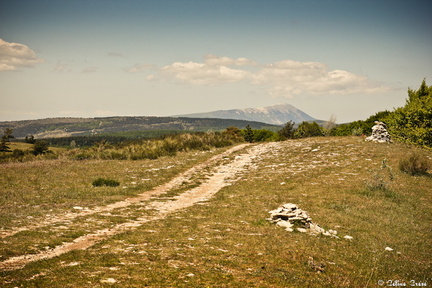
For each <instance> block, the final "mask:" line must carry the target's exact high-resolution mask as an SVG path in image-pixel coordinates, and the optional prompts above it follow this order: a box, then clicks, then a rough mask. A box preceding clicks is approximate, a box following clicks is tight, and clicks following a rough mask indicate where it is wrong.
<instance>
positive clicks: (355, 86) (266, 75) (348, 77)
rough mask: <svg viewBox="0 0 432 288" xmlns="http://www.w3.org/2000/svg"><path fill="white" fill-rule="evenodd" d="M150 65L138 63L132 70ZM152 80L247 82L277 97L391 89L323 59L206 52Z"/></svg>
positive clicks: (161, 71) (203, 83)
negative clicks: (266, 59) (259, 58)
mask: <svg viewBox="0 0 432 288" xmlns="http://www.w3.org/2000/svg"><path fill="white" fill-rule="evenodd" d="M144 68H147V67H143V68H142V67H141V66H137V65H136V66H134V67H132V68H131V69H130V70H131V71H130V72H139V71H141V70H143V69H144ZM148 79H149V80H155V79H165V80H167V81H175V82H180V83H185V84H190V85H210V86H212V85H223V84H226V83H238V82H241V81H243V82H245V83H249V84H251V85H256V86H261V87H264V88H267V89H268V93H269V94H270V95H271V96H274V97H286V98H291V97H294V96H297V95H337V94H339V95H340V94H342V95H343V94H354V93H365V94H370V93H377V92H385V91H388V90H389V88H388V87H385V86H383V85H381V84H379V83H374V82H373V81H371V80H370V79H368V78H367V77H365V76H361V75H356V74H354V73H351V72H348V71H344V70H330V69H329V68H328V66H327V65H325V64H323V63H320V62H300V61H294V60H289V59H288V60H282V61H279V62H275V63H271V64H263V65H260V64H258V63H257V62H256V61H253V60H250V59H247V58H230V57H219V56H216V55H206V56H205V57H204V61H203V62H202V63H199V62H174V63H172V64H169V65H166V66H164V67H162V68H161V69H159V70H158V71H157V73H155V74H152V75H151V77H150V78H148Z"/></svg>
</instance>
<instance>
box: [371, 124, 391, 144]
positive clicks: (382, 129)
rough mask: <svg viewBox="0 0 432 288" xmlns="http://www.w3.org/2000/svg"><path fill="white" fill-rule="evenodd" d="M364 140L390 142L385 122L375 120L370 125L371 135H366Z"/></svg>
mask: <svg viewBox="0 0 432 288" xmlns="http://www.w3.org/2000/svg"><path fill="white" fill-rule="evenodd" d="M365 140H366V141H372V142H378V143H390V142H391V137H390V134H389V133H388V131H387V126H386V124H385V123H383V122H380V121H375V125H374V126H373V127H372V135H371V136H369V137H366V139H365Z"/></svg>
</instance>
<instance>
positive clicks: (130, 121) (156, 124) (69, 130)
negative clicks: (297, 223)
mask: <svg viewBox="0 0 432 288" xmlns="http://www.w3.org/2000/svg"><path fill="white" fill-rule="evenodd" d="M246 125H250V126H251V127H252V128H253V129H268V130H273V131H276V130H278V129H280V127H279V126H276V125H270V124H265V123H260V122H256V121H247V120H233V119H210V118H207V119H200V118H185V117H146V116H141V117H100V118H99V117H98V118H48V119H39V120H23V121H6V122H0V131H1V130H4V129H6V128H11V129H13V135H14V136H15V137H16V138H24V137H26V136H28V135H33V136H34V137H35V138H37V139H42V138H56V137H71V136H84V135H96V134H100V133H113V132H128V131H145V130H149V131H151V130H178V131H219V130H224V129H225V128H227V127H230V126H235V127H238V128H244V127H246Z"/></svg>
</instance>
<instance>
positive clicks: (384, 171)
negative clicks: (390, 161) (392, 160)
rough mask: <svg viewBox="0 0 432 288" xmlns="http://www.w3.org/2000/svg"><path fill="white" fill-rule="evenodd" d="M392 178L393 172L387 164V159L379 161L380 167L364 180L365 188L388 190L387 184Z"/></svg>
mask: <svg viewBox="0 0 432 288" xmlns="http://www.w3.org/2000/svg"><path fill="white" fill-rule="evenodd" d="M393 180H394V174H393V171H392V169H391V167H390V166H388V165H387V159H384V160H383V161H382V163H381V168H380V170H378V171H374V173H373V174H372V175H371V178H370V179H369V180H368V181H366V182H365V184H366V188H367V189H368V190H370V191H375V190H381V191H390V188H389V185H390V183H391V182H392V181H393Z"/></svg>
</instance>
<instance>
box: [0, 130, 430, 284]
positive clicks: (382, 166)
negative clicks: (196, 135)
mask: <svg viewBox="0 0 432 288" xmlns="http://www.w3.org/2000/svg"><path fill="white" fill-rule="evenodd" d="M93 151H95V149H93ZM70 152H71V151H68V150H65V151H64V152H63V153H70ZM72 152H73V151H72ZM413 152H416V153H419V154H421V155H424V157H429V158H430V157H431V156H432V152H431V151H425V150H422V149H420V148H416V147H414V146H410V145H405V144H399V143H393V144H376V143H371V142H366V141H364V138H363V137H316V138H304V139H295V140H288V141H281V142H267V143H259V144H245V143H241V144H239V145H236V146H232V147H225V148H218V149H209V150H203V151H198V150H190V151H188V152H184V153H178V154H176V155H175V156H168V157H161V158H158V159H152V160H149V159H144V160H126V159H124V160H112V159H111V160H108V161H106V160H102V159H98V160H94V159H87V160H86V159H82V160H80V161H77V160H67V159H66V158H64V157H62V158H59V159H51V160H49V161H47V160H44V159H37V160H35V161H29V162H20V163H18V162H17V163H6V164H2V165H0V182H1V183H5V184H4V185H3V186H2V189H3V191H2V193H1V194H0V238H1V240H2V241H0V275H1V276H0V286H1V287H108V286H110V287H143V286H147V287H269V288H270V287H271V288H273V287H319V288H321V287H378V286H395V285H392V283H393V284H394V282H392V281H396V280H397V281H399V282H398V283H399V284H400V283H405V285H399V286H422V287H425V286H428V285H430V271H431V268H432V261H431V257H430V255H431V253H432V242H431V241H432V240H431V239H432V237H431V236H432V235H431V229H430V223H431V221H432V216H431V213H430V206H431V204H432V195H431V193H430V191H431V190H430V187H431V184H432V177H430V174H425V175H422V176H411V175H408V174H406V173H403V172H402V171H401V170H400V169H398V166H399V163H400V161H401V160H403V159H406V156H407V155H408V154H410V153H413ZM428 172H429V173H430V172H432V171H431V170H430V169H429V171H428ZM100 177H103V178H105V179H112V180H115V181H118V182H119V185H117V186H104V187H94V186H95V185H94V184H93V185H92V183H94V181H95V180H96V179H98V178H100ZM286 203H291V206H292V205H293V204H295V205H296V206H297V207H298V208H299V209H301V211H303V212H304V215H303V216H305V215H308V216H310V217H311V218H312V220H311V221H313V223H315V224H317V225H319V227H322V229H325V231H328V232H330V231H332V233H330V234H328V233H324V232H323V233H321V234H318V235H315V234H311V232H308V229H306V228H307V226H303V224H302V222H301V221H299V222H298V223H297V224H296V225H298V226H296V227H293V228H295V229H291V230H293V231H290V230H288V228H287V227H286V226H284V225H281V224H284V223H279V224H275V223H273V222H270V221H268V217H269V216H270V214H269V212H270V211H274V210H275V209H278V207H281V205H283V204H286ZM306 212H307V213H306ZM285 216H287V215H285ZM300 219H302V218H300ZM281 222H282V221H281ZM304 227H306V228H304ZM326 234H327V235H326ZM411 284H417V285H411Z"/></svg>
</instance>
